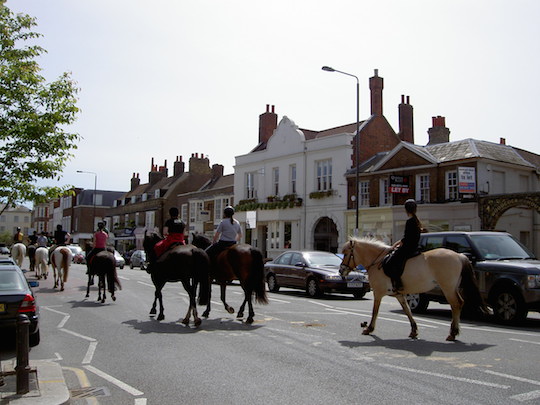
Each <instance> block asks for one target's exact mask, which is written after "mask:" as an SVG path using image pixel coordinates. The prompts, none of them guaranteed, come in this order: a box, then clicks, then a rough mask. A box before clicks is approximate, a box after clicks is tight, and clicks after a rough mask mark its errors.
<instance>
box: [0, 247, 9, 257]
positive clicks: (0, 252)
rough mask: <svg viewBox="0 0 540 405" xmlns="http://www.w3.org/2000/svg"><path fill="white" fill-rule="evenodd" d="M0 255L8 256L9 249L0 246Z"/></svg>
mask: <svg viewBox="0 0 540 405" xmlns="http://www.w3.org/2000/svg"><path fill="white" fill-rule="evenodd" d="M0 255H9V248H8V247H7V246H0Z"/></svg>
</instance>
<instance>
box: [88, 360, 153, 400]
mask: <svg viewBox="0 0 540 405" xmlns="http://www.w3.org/2000/svg"><path fill="white" fill-rule="evenodd" d="M84 368H85V369H87V370H88V371H91V372H92V373H94V374H96V375H98V376H100V377H101V378H103V379H105V380H107V381H109V382H110V383H112V384H114V385H116V386H117V387H118V388H120V389H122V390H124V391H126V392H127V393H129V394H131V395H133V396H139V395H143V394H144V392H141V391H139V390H138V389H135V388H133V387H132V386H131V385H128V384H126V383H125V382H122V381H120V380H118V379H116V378H114V377H113V376H111V375H109V374H107V373H105V372H103V371H101V370H98V369H97V368H95V367H94V366H90V365H88V366H84Z"/></svg>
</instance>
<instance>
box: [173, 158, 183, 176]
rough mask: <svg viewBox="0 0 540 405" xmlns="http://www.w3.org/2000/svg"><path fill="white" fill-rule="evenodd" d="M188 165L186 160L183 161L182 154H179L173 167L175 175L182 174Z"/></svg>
mask: <svg viewBox="0 0 540 405" xmlns="http://www.w3.org/2000/svg"><path fill="white" fill-rule="evenodd" d="M185 168H186V165H185V163H184V162H182V156H177V157H176V161H175V162H174V167H173V176H174V177H176V176H180V175H181V174H184V171H185Z"/></svg>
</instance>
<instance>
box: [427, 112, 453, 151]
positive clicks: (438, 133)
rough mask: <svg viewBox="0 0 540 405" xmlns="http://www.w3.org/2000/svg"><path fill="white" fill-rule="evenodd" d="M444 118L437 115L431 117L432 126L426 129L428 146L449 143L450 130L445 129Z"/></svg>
mask: <svg viewBox="0 0 540 405" xmlns="http://www.w3.org/2000/svg"><path fill="white" fill-rule="evenodd" d="M445 121H446V120H445V118H444V117H441V116H440V115H438V116H437V117H432V122H433V126H432V127H431V128H429V129H428V135H429V142H428V145H436V144H438V143H448V142H450V130H449V129H448V128H446V122H445Z"/></svg>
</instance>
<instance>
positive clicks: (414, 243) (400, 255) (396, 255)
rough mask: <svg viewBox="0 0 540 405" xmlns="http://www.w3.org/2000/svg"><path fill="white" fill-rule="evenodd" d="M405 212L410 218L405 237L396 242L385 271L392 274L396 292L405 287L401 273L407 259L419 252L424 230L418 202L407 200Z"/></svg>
mask: <svg viewBox="0 0 540 405" xmlns="http://www.w3.org/2000/svg"><path fill="white" fill-rule="evenodd" d="M405 212H406V213H407V216H408V217H409V219H407V222H406V223H405V233H404V235H403V238H402V239H400V240H398V241H397V242H396V243H394V245H393V248H394V249H395V250H394V252H393V254H392V257H391V258H390V260H389V261H388V262H387V263H386V265H385V266H384V270H385V273H387V274H390V275H391V277H390V278H391V279H392V286H393V287H394V291H395V292H399V291H400V290H401V289H403V282H402V281H401V275H402V274H403V270H404V268H405V262H406V261H407V259H409V258H411V257H413V256H415V255H416V254H418V242H419V241H420V233H421V232H422V224H421V223H420V220H419V219H418V217H417V216H416V202H415V201H414V200H413V199H408V200H407V201H405Z"/></svg>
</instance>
